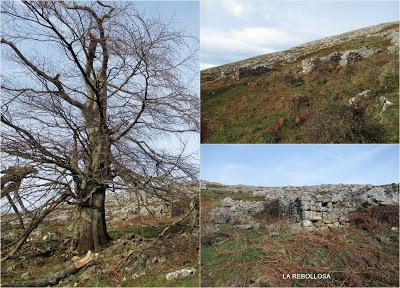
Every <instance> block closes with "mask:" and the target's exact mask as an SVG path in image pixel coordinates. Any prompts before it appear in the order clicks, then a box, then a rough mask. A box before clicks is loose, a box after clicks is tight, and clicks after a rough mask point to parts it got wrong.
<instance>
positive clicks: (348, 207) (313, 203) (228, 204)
mask: <svg viewBox="0 0 400 288" xmlns="http://www.w3.org/2000/svg"><path fill="white" fill-rule="evenodd" d="M212 187H214V188H211V187H207V183H202V188H203V189H210V190H212V189H215V187H218V186H216V185H215V184H213V185H212ZM216 189H217V190H218V191H227V192H228V191H229V192H230V193H235V192H238V193H241V194H242V193H248V194H250V195H253V196H264V197H265V201H235V200H232V199H231V198H229V197H228V198H224V199H223V200H221V203H220V204H221V207H220V208H217V209H215V210H213V211H211V213H210V216H211V218H212V219H216V217H217V218H219V219H220V220H221V221H218V220H217V221H215V222H216V223H228V224H233V223H240V224H244V223H245V222H246V221H248V222H249V223H254V219H252V216H254V215H255V213H259V212H261V211H262V210H263V209H264V208H267V205H268V203H271V200H273V201H278V203H279V216H281V217H285V218H288V219H289V220H290V221H291V222H293V223H299V224H301V225H302V227H303V228H306V229H312V228H326V227H328V228H330V227H337V226H340V225H346V224H347V223H348V214H349V212H352V211H355V210H357V209H360V208H363V207H368V206H371V205H398V204H399V185H398V184H388V185H381V186H374V185H343V184H339V185H320V186H301V187H290V186H287V187H258V186H243V185H236V186H223V185H221V186H219V187H218V188H216ZM224 217H225V218H224ZM246 217H247V218H246ZM222 219H225V220H226V221H225V220H222Z"/></svg>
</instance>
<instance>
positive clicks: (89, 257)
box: [3, 250, 99, 287]
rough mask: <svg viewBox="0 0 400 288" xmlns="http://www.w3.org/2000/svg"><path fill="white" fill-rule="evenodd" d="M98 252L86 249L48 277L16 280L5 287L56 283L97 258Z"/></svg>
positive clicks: (42, 285)
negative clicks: (80, 256) (77, 257)
mask: <svg viewBox="0 0 400 288" xmlns="http://www.w3.org/2000/svg"><path fill="white" fill-rule="evenodd" d="M98 255H99V254H98V253H93V252H92V251H90V250H89V251H88V252H87V254H86V256H85V257H83V258H80V259H78V260H75V261H73V262H71V263H69V264H68V265H67V267H65V268H64V269H62V270H60V271H57V272H56V273H54V274H53V275H51V276H50V277H49V278H46V279H39V280H28V281H18V282H14V283H11V284H4V285H3V286H5V287H44V286H49V285H56V284H57V283H58V282H59V281H60V280H61V279H64V278H66V277H67V276H69V275H71V274H74V273H76V272H78V271H79V270H80V269H81V268H82V267H84V266H87V265H88V264H90V263H91V262H93V261H94V260H96V259H97V257H98Z"/></svg>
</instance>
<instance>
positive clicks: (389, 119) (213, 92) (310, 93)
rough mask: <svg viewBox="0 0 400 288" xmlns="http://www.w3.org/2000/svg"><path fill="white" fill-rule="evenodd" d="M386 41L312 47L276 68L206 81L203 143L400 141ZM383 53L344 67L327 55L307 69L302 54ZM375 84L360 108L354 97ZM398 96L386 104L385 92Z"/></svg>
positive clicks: (392, 60)
mask: <svg viewBox="0 0 400 288" xmlns="http://www.w3.org/2000/svg"><path fill="white" fill-rule="evenodd" d="M388 44H389V43H388V40H387V39H386V38H384V37H370V38H368V39H361V40H357V41H353V42H351V43H345V44H341V45H340V46H338V47H336V46H333V47H329V48H324V49H322V50H318V51H312V52H310V53H308V54H304V56H301V57H299V58H298V59H297V60H296V62H292V63H289V64H276V65H275V66H274V68H273V72H272V73H267V74H263V75H258V76H250V77H247V78H242V79H239V80H235V79H231V78H220V79H217V80H213V81H207V82H202V84H201V121H202V122H201V123H202V127H201V139H202V143H393V142H395V143H397V142H398V131H399V106H398V103H399V83H398V77H399V69H398V66H399V62H398V58H397V57H396V56H394V55H393V54H390V53H389V52H388V51H387V49H386V48H387V46H388ZM365 45H366V46H368V47H369V48H374V49H376V48H382V52H380V53H377V54H374V55H373V56H372V57H370V58H366V59H363V60H361V61H359V62H355V63H352V64H349V65H347V66H346V67H341V66H339V65H337V64H336V63H335V62H321V63H320V64H319V65H317V67H316V68H315V69H314V70H313V71H311V72H310V73H309V74H304V73H300V72H299V71H296V66H298V65H300V64H301V60H302V59H305V58H309V57H315V56H325V55H327V54H329V53H331V52H335V51H344V50H347V49H353V48H357V47H361V46H365ZM365 90H371V93H370V97H369V98H368V99H366V100H365V101H363V102H362V104H361V105H360V106H359V107H357V108H355V107H348V105H347V104H348V101H349V99H350V98H352V97H354V96H355V95H356V94H357V93H359V92H362V91H365ZM381 96H384V97H386V98H387V99H389V101H391V102H393V103H394V105H393V106H391V107H390V108H389V109H387V110H386V111H381V109H382V105H381V104H380V101H379V98H380V97H381Z"/></svg>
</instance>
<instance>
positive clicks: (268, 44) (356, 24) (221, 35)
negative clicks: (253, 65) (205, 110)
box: [200, 0, 399, 69]
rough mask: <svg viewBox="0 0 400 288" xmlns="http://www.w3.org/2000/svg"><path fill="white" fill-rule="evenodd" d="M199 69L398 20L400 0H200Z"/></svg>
mask: <svg viewBox="0 0 400 288" xmlns="http://www.w3.org/2000/svg"><path fill="white" fill-rule="evenodd" d="M200 11H201V18H200V19H201V69H205V68H209V67H212V66H216V65H221V64H225V63H231V62H234V61H237V60H241V59H245V58H248V57H251V56H257V55H262V54H266V53H271V52H275V51H281V50H285V49H288V48H291V47H293V46H296V45H299V44H302V43H304V42H308V41H311V40H316V39H319V38H322V37H327V36H332V35H336V34H340V33H344V32H348V31H350V30H354V29H357V28H362V27H366V26H371V25H374V24H380V23H383V22H391V21H396V20H397V21H398V20H399V3H398V1H283V0H280V1H273V0H270V1H234V0H226V1H206V0H205V1H202V2H201V7H200Z"/></svg>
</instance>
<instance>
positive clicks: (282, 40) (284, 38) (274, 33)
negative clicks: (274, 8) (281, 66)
mask: <svg viewBox="0 0 400 288" xmlns="http://www.w3.org/2000/svg"><path fill="white" fill-rule="evenodd" d="M231 35H232V37H233V38H235V39H240V40H241V41H242V42H246V43H252V44H256V45H260V46H268V45H271V44H286V43H288V42H289V43H290V42H291V41H293V36H290V35H288V34H287V33H286V32H283V31H279V30H276V29H271V28H266V27H247V28H244V29H241V30H233V31H232V32H231Z"/></svg>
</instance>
